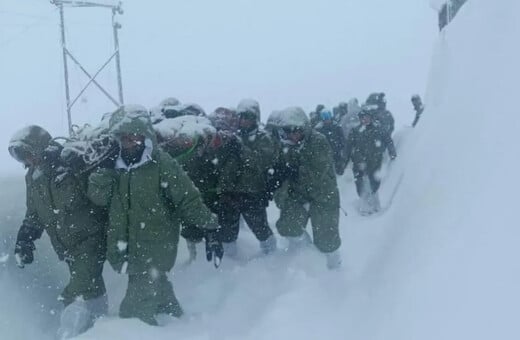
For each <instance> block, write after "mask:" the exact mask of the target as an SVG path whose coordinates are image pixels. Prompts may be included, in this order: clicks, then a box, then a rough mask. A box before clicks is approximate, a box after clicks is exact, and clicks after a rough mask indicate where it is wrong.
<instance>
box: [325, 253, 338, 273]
mask: <svg viewBox="0 0 520 340" xmlns="http://www.w3.org/2000/svg"><path fill="white" fill-rule="evenodd" d="M325 258H326V259H327V268H329V269H330V270H336V269H339V268H341V254H340V253H339V250H334V251H333V252H332V253H326V254H325Z"/></svg>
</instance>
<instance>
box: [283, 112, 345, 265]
mask: <svg viewBox="0 0 520 340" xmlns="http://www.w3.org/2000/svg"><path fill="white" fill-rule="evenodd" d="M278 116H279V118H278V122H277V124H278V126H279V129H278V135H279V136H280V140H281V142H282V152H281V153H280V159H281V164H284V165H285V166H286V167H287V169H286V170H285V171H284V172H285V174H286V176H285V180H286V181H287V185H286V187H285V190H286V194H285V195H280V197H279V198H278V206H279V208H280V218H279V220H278V221H277V223H276V227H277V228H278V232H279V233H280V235H282V236H285V237H286V238H288V240H289V248H290V249H291V248H292V249H297V248H299V247H301V246H302V245H304V244H305V243H307V242H309V239H308V234H307V233H306V232H305V227H306V225H307V222H308V220H309V219H310V220H311V224H312V232H313V240H314V244H315V245H316V248H318V250H319V251H320V252H321V253H324V254H325V255H326V259H327V266H328V268H331V269H334V268H338V267H339V266H340V265H341V256H340V254H339V247H340V245H341V239H340V236H339V228H338V224H339V208H340V205H339V192H338V185H337V182H336V174H335V172H334V160H333V157H332V151H331V148H330V145H329V143H328V141H327V139H326V138H325V136H323V135H322V134H320V133H319V132H317V131H315V130H313V129H312V128H311V126H310V122H309V119H308V118H307V116H306V114H305V112H304V111H303V110H302V109H301V108H298V107H293V108H288V109H285V110H283V111H281V112H279V113H278ZM282 188H284V187H282Z"/></svg>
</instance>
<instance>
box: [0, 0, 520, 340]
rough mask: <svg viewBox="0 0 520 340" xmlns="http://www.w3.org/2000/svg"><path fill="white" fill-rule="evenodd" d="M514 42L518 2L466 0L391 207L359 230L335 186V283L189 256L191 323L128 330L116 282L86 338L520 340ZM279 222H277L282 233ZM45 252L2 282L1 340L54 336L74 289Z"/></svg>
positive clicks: (311, 272) (4, 273)
mask: <svg viewBox="0 0 520 340" xmlns="http://www.w3.org/2000/svg"><path fill="white" fill-rule="evenodd" d="M518 41H520V3H519V2H518V1H517V0H502V1H500V2H495V1H488V0H470V1H468V3H467V4H466V5H465V6H464V8H462V9H461V11H460V12H459V14H458V16H457V19H456V20H454V21H453V22H452V23H451V24H450V26H449V27H448V28H447V29H446V30H445V31H444V33H443V35H442V36H441V37H440V39H439V41H438V42H437V46H436V48H435V54H434V57H433V63H432V69H431V76H430V82H429V84H428V91H427V98H426V107H427V109H426V111H425V113H424V115H423V117H422V120H421V121H420V122H419V125H418V127H417V128H416V129H415V130H410V129H409V128H403V129H402V130H401V131H399V132H400V136H401V138H400V142H399V149H398V153H399V156H398V160H397V161H396V163H395V164H393V165H392V167H391V168H389V171H388V173H387V174H386V176H385V181H384V183H383V187H382V189H381V190H382V192H381V196H382V198H383V199H382V200H383V205H384V204H385V203H384V202H385V201H386V200H387V199H388V197H389V196H391V194H392V193H393V188H394V185H395V184H397V183H399V179H400V178H401V175H402V174H404V175H402V181H400V187H399V190H398V191H397V193H396V195H395V198H394V200H393V205H392V206H391V207H390V208H389V209H388V210H387V211H386V213H385V214H383V215H380V216H374V217H370V218H363V217H360V216H358V215H357V214H356V213H355V209H354V207H355V204H356V198H355V191H354V186H353V183H352V178H351V175H350V174H346V175H345V176H344V177H343V178H340V179H339V183H340V185H341V191H342V205H343V207H344V208H345V209H346V210H347V211H348V212H349V215H348V216H346V217H345V216H342V217H341V235H342V239H343V246H342V253H343V260H344V266H343V268H342V269H341V270H340V271H337V272H330V271H328V270H326V268H325V262H324V258H323V257H322V256H321V255H320V254H318V253H317V252H316V251H315V250H312V249H309V250H306V251H305V252H303V253H302V254H300V255H299V256H287V255H284V254H276V255H274V256H270V257H267V258H259V259H254V260H251V261H250V262H248V263H236V262H231V261H224V262H223V264H222V266H221V268H220V269H219V270H215V269H213V268H212V266H210V265H209V264H207V263H205V261H203V260H202V259H200V260H199V261H197V262H196V263H195V264H194V265H192V266H190V267H183V266H182V262H183V261H184V260H185V259H186V251H185V248H184V247H183V246H181V247H180V248H181V254H180V257H179V262H178V266H176V268H175V271H174V273H173V274H172V281H173V282H174V286H175V290H176V293H177V295H178V297H179V299H180V301H181V303H182V304H183V306H184V308H185V309H186V311H187V315H186V317H184V318H182V319H180V320H162V321H163V323H164V324H165V325H164V326H163V327H150V326H147V325H145V324H143V323H141V322H139V321H137V320H121V319H118V318H117V316H116V314H117V304H118V302H119V300H120V299H121V298H122V295H123V294H124V289H125V280H124V277H120V276H117V275H115V274H114V273H113V272H112V271H111V270H110V269H109V268H106V271H105V274H106V278H107V281H108V287H109V294H110V301H111V316H110V317H108V318H106V319H104V320H101V321H99V322H98V323H97V324H96V325H95V327H94V328H93V329H91V330H90V331H89V332H87V333H86V334H84V335H83V336H80V337H79V338H80V339H84V340H85V339H129V340H134V339H150V338H153V339H156V340H160V339H171V338H182V339H219V340H220V339H317V338H323V339H400V340H402V339H435V340H437V339H519V338H520V329H519V328H520V326H518V323H517V322H516V321H517V318H518V315H519V312H520V310H519V309H520V291H519V289H518V288H519V287H520V262H519V261H518V259H520V248H519V247H518V245H517V243H518V240H520V230H519V229H518V222H517V216H518V213H517V211H516V209H517V204H516V203H517V202H518V199H517V197H516V195H517V194H518V192H519V191H520V190H519V189H520V185H519V184H518V180H517V177H518V175H517V172H518V169H519V168H520V167H519V165H520V151H519V149H518V142H517V141H516V138H515V137H516V135H517V133H518V131H519V129H520V114H519V112H516V111H518V110H517V107H516V100H515V99H516V97H517V93H516V91H517V89H518V85H517V84H518V83H517V81H518V79H520V66H519V64H518V60H520V46H518ZM1 185H2V188H3V193H4V194H3V195H4V196H3V198H2V205H1V206H0V209H1V215H0V223H1V224H2V228H1V229H0V230H1V231H2V232H1V235H4V237H3V238H2V239H6V240H7V241H5V242H4V243H1V244H0V254H4V253H5V254H10V253H11V252H12V237H13V235H14V233H15V231H16V228H17V226H18V224H19V222H20V219H21V212H20V210H21V207H22V206H23V203H22V202H23V184H22V182H21V180H19V179H12V178H10V179H8V180H6V181H2V182H1ZM276 215H277V212H276V209H274V208H270V214H269V216H270V221H271V222H272V225H274V221H276V217H277V216H276ZM1 235H0V236H1ZM240 240H241V247H242V250H243V251H244V253H247V254H253V253H254V252H255V251H256V249H257V248H256V247H257V245H256V242H255V241H254V240H253V239H252V237H251V234H250V233H248V232H247V230H243V231H242V233H241V239H240ZM46 242H47V241H46V240H44V241H43V242H40V243H39V245H38V252H37V254H36V256H37V258H39V259H40V260H39V263H35V264H33V265H31V266H28V267H27V268H26V269H24V270H23V271H22V270H18V269H16V268H14V266H13V264H12V260H11V259H6V260H5V263H4V264H2V267H0V270H1V271H0V279H1V281H0V301H2V302H1V303H2V307H1V308H2V309H1V311H0V334H2V335H4V336H2V338H6V339H33V338H39V339H42V338H43V337H42V336H41V335H38V336H37V334H39V332H40V331H41V330H43V332H44V336H45V335H47V336H48V337H49V338H50V337H51V335H50V334H51V332H52V330H53V329H54V327H55V324H56V321H57V314H56V313H55V312H53V311H54V308H56V306H57V305H58V304H57V303H56V302H54V301H53V297H54V296H55V295H56V294H57V293H56V289H57V288H56V287H58V286H60V284H61V283H60V280H62V279H63V278H64V277H65V278H66V275H65V274H64V269H63V268H62V267H60V266H59V267H55V264H54V259H55V257H54V255H52V253H51V252H50V251H49V250H48V243H46ZM281 243H283V242H281ZM201 251H202V249H201ZM27 287H29V288H27ZM5 335H7V336H5Z"/></svg>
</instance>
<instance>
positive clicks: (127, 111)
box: [109, 105, 157, 145]
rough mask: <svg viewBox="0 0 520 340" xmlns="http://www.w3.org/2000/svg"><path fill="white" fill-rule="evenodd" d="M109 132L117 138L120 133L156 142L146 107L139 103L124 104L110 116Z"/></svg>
mask: <svg viewBox="0 0 520 340" xmlns="http://www.w3.org/2000/svg"><path fill="white" fill-rule="evenodd" d="M109 126H110V134H112V135H113V136H114V137H115V138H116V139H117V140H119V136H121V135H122V134H136V135H140V136H144V137H146V138H147V139H150V141H151V142H152V143H153V145H156V144H157V137H156V135H155V131H154V129H153V127H152V121H151V119H150V115H149V114H148V111H147V110H146V108H144V107H143V106H140V105H125V106H122V107H121V108H119V109H118V110H117V111H115V112H114V114H113V115H112V117H110V123H109Z"/></svg>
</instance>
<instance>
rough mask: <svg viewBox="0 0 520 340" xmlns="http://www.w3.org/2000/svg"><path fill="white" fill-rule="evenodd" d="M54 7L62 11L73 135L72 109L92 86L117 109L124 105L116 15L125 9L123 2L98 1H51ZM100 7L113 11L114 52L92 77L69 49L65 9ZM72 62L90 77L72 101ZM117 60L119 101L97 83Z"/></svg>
mask: <svg viewBox="0 0 520 340" xmlns="http://www.w3.org/2000/svg"><path fill="white" fill-rule="evenodd" d="M51 3H52V4H53V5H56V6H57V7H58V8H59V11H60V27H61V46H62V54H63V71H64V77H65V101H66V105H67V120H68V128H69V134H70V135H72V133H73V130H72V126H73V124H72V107H73V106H74V104H76V102H77V101H78V99H79V98H80V97H81V95H82V94H83V93H84V92H85V91H86V90H87V88H88V87H89V86H90V85H92V84H93V85H95V86H96V87H97V88H98V89H99V90H100V91H101V92H102V93H103V94H104V95H105V96H106V97H107V98H108V99H109V100H110V101H111V102H112V103H113V104H114V105H115V106H116V107H119V106H121V105H123V104H124V99H123V80H122V77H121V54H120V52H119V36H118V31H119V29H120V28H121V25H120V24H119V22H117V20H116V15H118V14H123V9H122V5H121V2H119V3H117V4H107V3H101V2H96V1H74V0H51ZM65 6H67V7H80V8H81V7H89V8H92V7H98V8H108V9H110V10H111V11H112V29H113V39H114V51H113V53H112V55H111V56H110V57H109V58H108V60H107V61H106V62H105V63H104V64H103V65H102V66H101V67H100V68H99V69H98V70H97V71H96V72H95V73H94V74H93V75H92V74H91V73H89V72H88V71H87V70H86V69H85V68H84V67H83V65H81V63H80V62H79V61H78V59H76V57H74V56H73V55H72V53H71V52H70V51H69V50H68V48H67V40H66V36H65V16H64V7H65ZM69 59H70V60H72V61H73V62H74V63H75V64H76V65H77V66H78V67H79V68H80V69H81V71H83V73H84V74H85V75H86V76H87V77H88V79H89V81H88V82H87V84H86V85H85V86H84V87H83V89H81V91H79V93H78V94H77V95H76V97H74V99H72V100H71V96H70V87H69V67H68V60H69ZM114 59H115V63H116V70H117V86H118V100H116V99H115V98H114V97H113V96H112V95H110V93H109V92H108V91H107V90H105V89H104V88H103V86H101V85H100V84H99V83H98V82H97V81H96V78H97V76H98V75H99V74H100V73H101V71H103V69H105V67H106V66H107V65H108V64H110V62H112V60H114Z"/></svg>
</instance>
